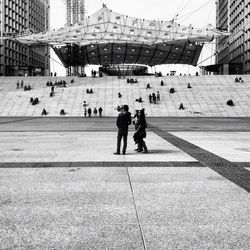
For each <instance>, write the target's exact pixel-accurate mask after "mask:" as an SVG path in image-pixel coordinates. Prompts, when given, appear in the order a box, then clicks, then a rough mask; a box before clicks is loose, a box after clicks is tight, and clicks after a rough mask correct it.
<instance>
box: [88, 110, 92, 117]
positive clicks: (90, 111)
mask: <svg viewBox="0 0 250 250" xmlns="http://www.w3.org/2000/svg"><path fill="white" fill-rule="evenodd" d="M91 113H92V110H91V108H88V115H89V117H91Z"/></svg>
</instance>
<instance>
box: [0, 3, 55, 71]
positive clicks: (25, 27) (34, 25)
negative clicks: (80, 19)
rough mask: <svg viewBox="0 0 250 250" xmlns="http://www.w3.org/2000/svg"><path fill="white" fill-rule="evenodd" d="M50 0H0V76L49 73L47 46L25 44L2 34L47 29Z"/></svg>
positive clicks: (8, 34)
mask: <svg viewBox="0 0 250 250" xmlns="http://www.w3.org/2000/svg"><path fill="white" fill-rule="evenodd" d="M49 1H50V0H0V32H1V41H0V75H1V76H18V75H19V76H21V75H29V76H35V75H49V67H50V65H49V48H48V46H44V45H41V46H34V47H28V46H26V45H23V44H21V43H19V42H17V41H15V40H14V39H3V37H5V36H6V37H8V36H13V35H18V34H20V33H24V32H26V31H27V32H28V31H31V32H35V33H37V32H42V31H46V30H48V28H49V9H50V2H49Z"/></svg>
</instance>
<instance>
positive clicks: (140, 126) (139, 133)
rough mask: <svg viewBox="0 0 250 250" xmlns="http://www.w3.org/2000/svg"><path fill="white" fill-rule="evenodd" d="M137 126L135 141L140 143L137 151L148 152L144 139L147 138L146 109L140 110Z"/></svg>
mask: <svg viewBox="0 0 250 250" xmlns="http://www.w3.org/2000/svg"><path fill="white" fill-rule="evenodd" d="M135 127H136V132H135V134H134V141H135V143H136V144H138V148H137V150H136V151H137V152H142V151H143V153H148V148H147V146H146V143H145V141H144V138H146V128H147V122H146V118H145V109H142V110H140V114H139V119H138V121H137V123H136V124H135Z"/></svg>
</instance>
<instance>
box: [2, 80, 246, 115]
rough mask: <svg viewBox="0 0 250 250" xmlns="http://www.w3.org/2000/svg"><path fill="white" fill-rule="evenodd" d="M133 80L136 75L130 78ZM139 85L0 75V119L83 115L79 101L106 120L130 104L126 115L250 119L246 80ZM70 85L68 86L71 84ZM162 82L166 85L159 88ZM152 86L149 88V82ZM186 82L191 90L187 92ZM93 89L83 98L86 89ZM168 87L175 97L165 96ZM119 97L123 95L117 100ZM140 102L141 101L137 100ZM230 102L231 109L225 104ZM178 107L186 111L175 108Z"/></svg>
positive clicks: (146, 81)
mask: <svg viewBox="0 0 250 250" xmlns="http://www.w3.org/2000/svg"><path fill="white" fill-rule="evenodd" d="M236 77H242V79H243V80H244V83H235V78H236ZM134 78H135V77H134ZM136 79H137V80H138V83H127V79H125V78H117V77H106V76H105V77H102V78H98V77H97V78H92V77H86V78H77V77H23V78H21V77H1V78H0V116H41V112H42V110H43V109H44V108H45V109H46V110H47V112H48V116H59V115H60V110H61V109H64V110H65V112H66V116H83V110H84V108H83V102H84V101H86V103H87V108H89V107H90V108H91V109H92V110H93V108H95V107H96V108H97V109H98V108H99V107H102V108H103V115H104V116H117V114H118V112H117V106H118V105H119V106H121V105H123V104H128V105H129V107H130V111H131V112H133V111H134V110H136V109H141V108H145V110H146V113H147V116H154V117H157V116H172V117H192V116H203V117H249V116H250V76H249V75H243V76H235V75H230V76H229V75H226V76H165V77H155V76H140V77H136ZM18 80H19V82H21V80H23V81H24V85H30V86H31V90H30V91H24V89H23V88H20V87H19V88H16V83H17V81H18ZM61 80H65V81H66V82H67V86H66V87H55V94H54V96H53V97H50V92H51V87H47V86H46V83H47V81H51V82H52V83H53V84H54V83H55V81H61ZM72 80H74V82H72V83H71V81H72ZM161 81H163V82H164V85H163V86H161V84H160V83H161ZM148 83H149V84H150V86H151V88H150V89H147V88H146V86H147V84H148ZM188 83H190V85H191V87H192V88H187V85H188ZM87 88H88V89H93V94H87V93H86V89H87ZM170 88H174V89H175V93H173V94H171V93H169V90H170ZM157 91H159V93H160V101H157V103H150V102H149V94H150V93H157ZM118 93H121V95H122V97H121V98H118ZM31 97H33V98H36V97H37V98H38V99H39V103H38V104H36V105H32V104H31V103H30V98H31ZM140 97H141V98H142V102H141V103H139V102H138V101H136V99H139V98H140ZM230 99H231V100H232V101H233V103H234V106H228V105H227V101H228V100H230ZM180 103H182V104H183V106H184V110H179V106H180Z"/></svg>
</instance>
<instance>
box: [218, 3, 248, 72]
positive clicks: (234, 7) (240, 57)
mask: <svg viewBox="0 0 250 250" xmlns="http://www.w3.org/2000/svg"><path fill="white" fill-rule="evenodd" d="M216 5H217V6H216V11H217V15H216V25H217V28H219V29H221V30H228V31H229V32H230V36H229V37H223V38H219V39H217V48H216V50H217V55H216V63H217V64H220V65H222V67H221V68H220V73H222V74H242V73H244V74H250V0H217V2H216Z"/></svg>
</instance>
